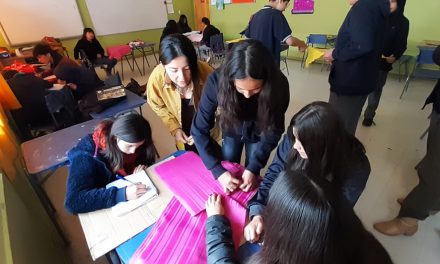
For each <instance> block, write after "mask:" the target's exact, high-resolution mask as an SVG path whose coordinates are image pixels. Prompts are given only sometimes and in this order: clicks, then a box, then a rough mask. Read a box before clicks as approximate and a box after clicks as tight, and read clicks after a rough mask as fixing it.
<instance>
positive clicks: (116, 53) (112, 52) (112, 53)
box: [107, 45, 131, 60]
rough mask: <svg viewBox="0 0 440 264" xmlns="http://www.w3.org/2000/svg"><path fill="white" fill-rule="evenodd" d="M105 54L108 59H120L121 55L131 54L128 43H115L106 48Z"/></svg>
mask: <svg viewBox="0 0 440 264" xmlns="http://www.w3.org/2000/svg"><path fill="white" fill-rule="evenodd" d="M107 54H108V57H109V58H110V59H113V58H114V59H118V60H119V59H121V58H122V56H125V55H128V54H131V48H130V46H129V45H117V46H112V47H108V48H107Z"/></svg>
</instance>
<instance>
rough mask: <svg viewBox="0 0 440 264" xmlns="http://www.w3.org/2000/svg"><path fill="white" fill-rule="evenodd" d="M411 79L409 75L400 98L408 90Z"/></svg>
mask: <svg viewBox="0 0 440 264" xmlns="http://www.w3.org/2000/svg"><path fill="white" fill-rule="evenodd" d="M410 81H411V76H408V77H407V78H406V81H405V85H404V86H403V90H402V93H401V94H400V97H399V98H400V99H401V100H402V97H403V94H404V93H405V92H406V91H407V90H408V87H409V82H410Z"/></svg>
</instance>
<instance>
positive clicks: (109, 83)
mask: <svg viewBox="0 0 440 264" xmlns="http://www.w3.org/2000/svg"><path fill="white" fill-rule="evenodd" d="M104 84H105V86H106V87H114V86H118V85H122V80H121V76H119V72H116V73H115V74H112V75H110V76H107V78H105V80H104Z"/></svg>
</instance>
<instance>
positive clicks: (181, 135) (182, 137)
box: [174, 128, 188, 144]
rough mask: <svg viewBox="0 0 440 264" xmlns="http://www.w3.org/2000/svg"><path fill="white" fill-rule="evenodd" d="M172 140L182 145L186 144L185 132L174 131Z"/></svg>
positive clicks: (179, 129)
mask: <svg viewBox="0 0 440 264" xmlns="http://www.w3.org/2000/svg"><path fill="white" fill-rule="evenodd" d="M174 138H175V139H176V141H178V142H182V143H184V144H187V143H188V136H187V135H186V134H185V132H183V130H182V129H181V128H178V129H176V132H175V134H174Z"/></svg>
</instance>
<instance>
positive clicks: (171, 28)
mask: <svg viewBox="0 0 440 264" xmlns="http://www.w3.org/2000/svg"><path fill="white" fill-rule="evenodd" d="M176 33H179V29H178V28H177V23H176V20H174V19H170V20H168V22H167V24H166V26H165V28H164V29H163V31H162V35H161V36H160V42H162V39H163V38H164V37H166V36H168V35H172V34H176Z"/></svg>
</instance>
